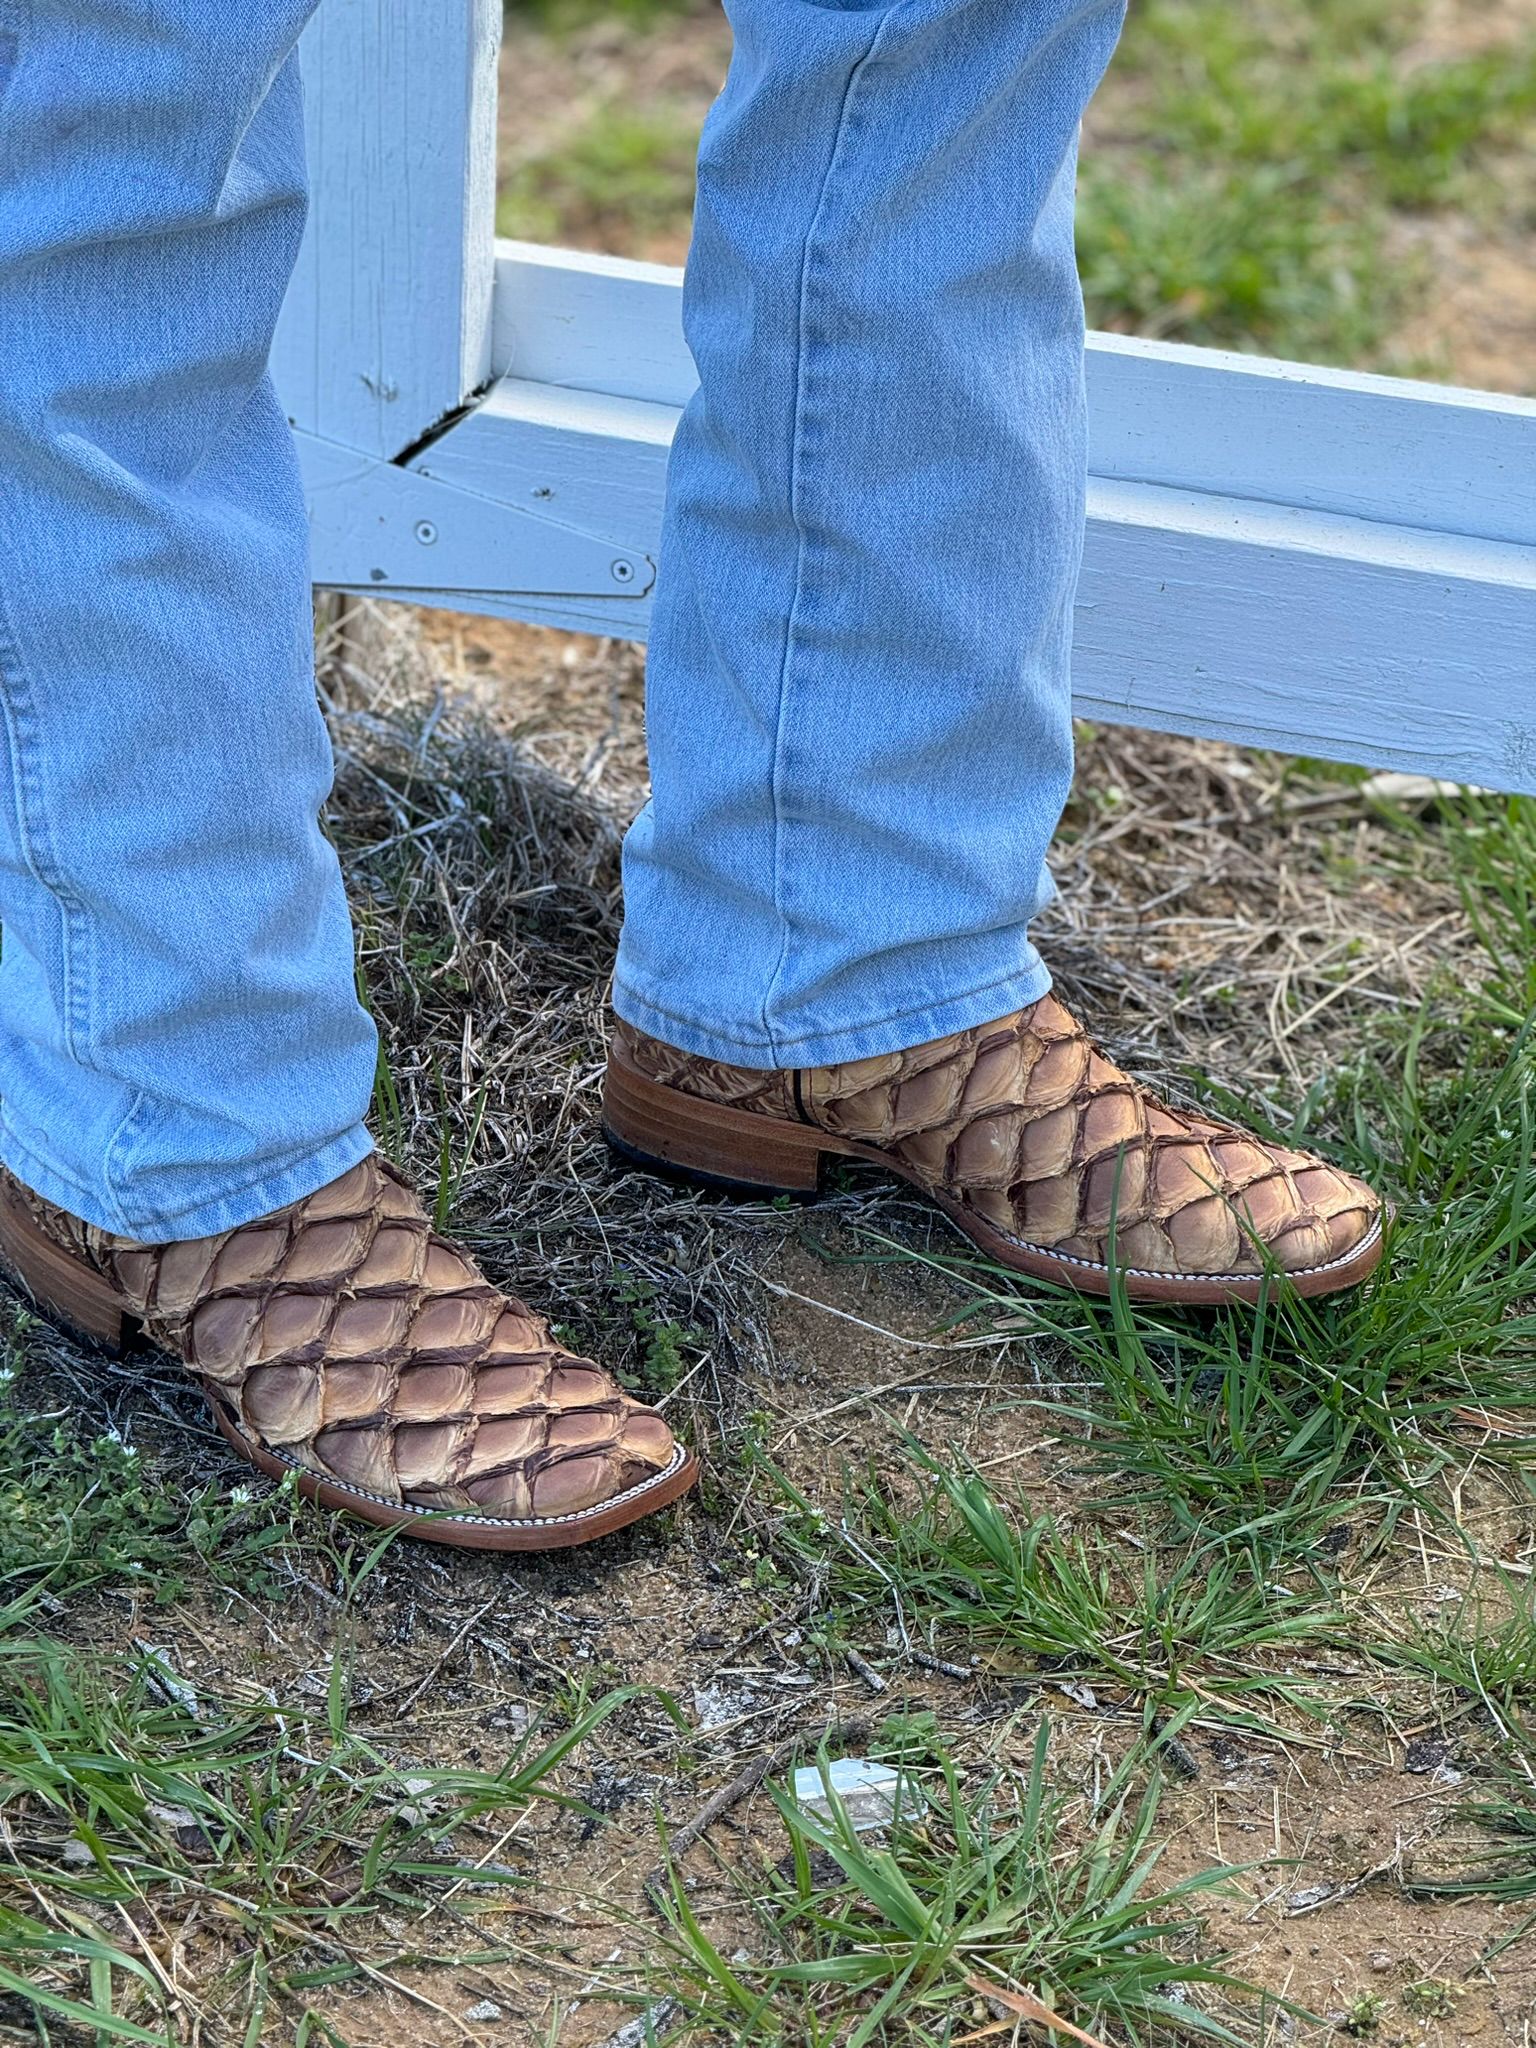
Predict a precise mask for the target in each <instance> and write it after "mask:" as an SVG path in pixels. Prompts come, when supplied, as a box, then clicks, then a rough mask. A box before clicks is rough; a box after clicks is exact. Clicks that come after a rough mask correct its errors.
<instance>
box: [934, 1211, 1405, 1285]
mask: <svg viewBox="0 0 1536 2048" xmlns="http://www.w3.org/2000/svg"><path fill="white" fill-rule="evenodd" d="M950 1213H951V1215H953V1214H954V1211H953V1210H951V1212H950ZM962 1213H963V1212H962ZM955 1220H956V1222H959V1221H960V1218H959V1217H958V1216H957V1217H956V1218H955ZM985 1227H986V1228H987V1229H988V1230H989V1231H991V1232H993V1233H994V1235H996V1236H998V1237H1000V1238H1002V1239H1003V1240H1004V1242H1005V1243H1007V1244H1012V1245H1017V1246H1018V1248H1019V1250H1020V1251H1021V1252H1034V1253H1035V1254H1036V1256H1037V1257H1039V1258H1042V1259H1054V1260H1055V1261H1056V1262H1057V1264H1058V1265H1062V1266H1081V1267H1083V1268H1084V1270H1085V1271H1086V1272H1089V1273H1110V1274H1114V1273H1124V1274H1125V1275H1126V1276H1127V1277H1128V1278H1129V1279H1132V1280H1214V1281H1216V1282H1218V1283H1220V1282H1223V1281H1227V1280H1234V1281H1235V1280H1260V1279H1262V1278H1263V1274H1262V1273H1261V1272H1260V1273H1166V1272H1162V1271H1160V1270H1159V1269H1158V1268H1157V1267H1156V1266H1108V1265H1106V1264H1105V1263H1104V1261H1103V1260H1102V1259H1080V1258H1078V1257H1077V1255H1076V1254H1075V1253H1074V1252H1057V1251H1052V1250H1051V1248H1050V1246H1049V1245H1044V1244H1031V1243H1030V1241H1029V1239H1028V1238H1027V1237H1015V1236H1014V1235H1013V1233H1012V1232H1011V1231H1007V1230H1003V1229H1001V1228H999V1226H998V1225H997V1224H995V1223H988V1224H986V1226H985ZM1380 1235H1381V1218H1380V1217H1379V1216H1378V1217H1377V1218H1376V1221H1375V1222H1374V1223H1373V1224H1372V1225H1371V1227H1370V1229H1369V1230H1368V1231H1367V1232H1366V1233H1365V1235H1364V1237H1362V1238H1361V1240H1360V1242H1359V1243H1358V1244H1357V1245H1355V1246H1353V1247H1352V1249H1351V1250H1349V1251H1347V1252H1341V1253H1340V1255H1339V1256H1338V1258H1336V1259H1328V1260H1326V1261H1325V1262H1324V1263H1323V1264H1322V1265H1321V1266H1296V1267H1293V1268H1290V1269H1287V1268H1285V1267H1281V1268H1280V1274H1281V1278H1282V1279H1286V1280H1305V1279H1308V1278H1309V1277H1310V1276H1311V1275H1312V1274H1313V1273H1332V1272H1334V1271H1335V1270H1336V1269H1337V1268H1338V1267H1340V1266H1347V1265H1348V1264H1349V1263H1350V1261H1351V1260H1352V1259H1357V1258H1359V1256H1360V1254H1361V1253H1362V1252H1363V1251H1365V1250H1367V1249H1368V1248H1369V1247H1370V1246H1371V1245H1372V1244H1374V1243H1375V1241H1376V1239H1377V1238H1378V1237H1380Z"/></svg>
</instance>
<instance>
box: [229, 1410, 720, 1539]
mask: <svg viewBox="0 0 1536 2048" xmlns="http://www.w3.org/2000/svg"><path fill="white" fill-rule="evenodd" d="M235 1427H236V1429H238V1430H239V1432H240V1434H241V1435H242V1436H243V1437H246V1438H247V1440H248V1441H251V1442H254V1441H255V1439H254V1438H252V1437H251V1436H250V1432H249V1431H248V1430H247V1429H246V1428H245V1427H244V1425H243V1424H242V1423H240V1422H239V1421H238V1420H237V1421H236V1422H235ZM261 1449H262V1450H263V1451H265V1452H266V1454H267V1456H268V1457H269V1458H276V1459H277V1460H278V1462H279V1463H280V1464H283V1465H287V1466H288V1467H289V1468H290V1470H292V1471H294V1472H301V1473H303V1474H304V1475H305V1476H306V1477H307V1478H310V1479H318V1480H319V1481H320V1482H321V1483H322V1485H325V1486H334V1487H335V1489H336V1491H337V1492H338V1493H350V1494H351V1495H352V1496H353V1497H354V1499H357V1500H371V1501H376V1502H377V1503H378V1505H379V1506H380V1507H381V1508H393V1509H394V1510H395V1512H396V1513H397V1514H402V1515H425V1516H428V1517H429V1518H430V1519H432V1520H434V1521H439V1522H465V1523H469V1524H472V1525H474V1526H477V1527H484V1528H487V1529H552V1528H554V1527H555V1526H556V1525H557V1524H559V1523H561V1522H587V1521H591V1520H593V1519H594V1518H595V1517H596V1516H598V1515H606V1514H607V1512H608V1510H609V1509H610V1508H616V1507H618V1506H619V1505H620V1504H621V1502H623V1501H627V1500H633V1499H634V1498H635V1496H636V1494H640V1493H649V1492H650V1490H651V1488H652V1487H653V1486H659V1485H660V1484H661V1482H662V1481H663V1480H664V1479H670V1478H671V1477H672V1474H673V1473H674V1472H676V1471H677V1470H678V1469H679V1468H680V1467H681V1466H682V1465H684V1464H685V1463H686V1462H687V1459H688V1453H687V1452H686V1451H685V1450H684V1449H683V1447H682V1445H681V1444H679V1445H678V1447H677V1449H676V1450H675V1451H674V1452H673V1453H672V1462H671V1463H670V1464H669V1465H668V1466H667V1467H666V1469H665V1471H662V1472H656V1473H653V1474H652V1475H651V1477H650V1478H649V1479H643V1480H641V1482H640V1484H639V1485H638V1486H630V1487H626V1489H625V1490H624V1492H623V1493H616V1494H614V1495H613V1496H612V1498H611V1499H609V1500H600V1501H599V1502H598V1503H597V1505H596V1507H591V1508H582V1509H580V1510H579V1512H578V1513H576V1514H574V1515H465V1514H458V1513H456V1512H454V1511H453V1510H451V1509H445V1508H419V1507H417V1506H416V1504H415V1502H414V1501H408V1500H390V1499H389V1497H388V1496H387V1495H386V1494H382V1493H369V1492H367V1491H366V1489H365V1488H363V1487H361V1486H349V1485H348V1484H347V1482H346V1480H344V1479H333V1478H332V1477H331V1475H330V1474H329V1473H328V1472H317V1471H316V1470H315V1468H314V1466H313V1465H303V1464H300V1462H299V1460H298V1459H297V1458H291V1457H289V1455H288V1453H287V1452H286V1451H282V1450H279V1449H278V1447H277V1446H276V1445H275V1444H263V1445H262V1446H261Z"/></svg>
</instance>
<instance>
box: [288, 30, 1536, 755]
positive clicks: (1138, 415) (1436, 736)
mask: <svg viewBox="0 0 1536 2048" xmlns="http://www.w3.org/2000/svg"><path fill="white" fill-rule="evenodd" d="M497 13H499V8H497V7H496V6H495V5H494V0H474V4H473V6H470V5H468V4H467V0H325V6H324V7H323V8H322V10H321V15H320V16H319V17H317V22H316V25H315V27H314V28H313V29H312V30H311V31H310V39H311V40H312V43H313V48H312V49H311V51H310V63H309V90H310V146H311V158H312V164H313V168H314V176H315V187H316V199H315V209H314V217H313V220H312V224H311V233H310V238H309V241H308V243H307V245H306V251H305V255H304V258H303V262H302V265H301V270H300V275H299V278H298V280H297V281H296V285H295V291H294V294H293V298H292V300H291V302H290V306H289V309H288V311H287V313H286V315H285V325H284V331H283V335H282V337H281V342H280V347H279V351H278V357H277V363H276V368H277V373H278V377H279V382H280V385H281V388H282V389H283V390H284V392H285V395H286V397H287V402H288V405H289V409H290V412H291V414H292V416H293V419H294V423H295V426H296V428H297V430H298V433H299V442H300V449H301V454H302V457H303V461H304V468H305V475H306V479H307V483H308V488H309V495H310V507H311V517H312V525H313V541H314V563H315V577H316V580H317V582H320V583H323V584H326V585H329V586H331V587H334V588H337V589H343V590H349V591H356V592H359V593H363V594H367V595H372V596H379V597H395V598H400V599H404V600H408V601H409V602H412V603H417V604H427V605H447V606H451V607H454V608H456V609H460V610H465V611H483V612H493V613H498V614H501V615H503V616H510V617H517V618H526V619H532V620H536V621H540V622H543V623H547V624H551V625H558V626H569V627H578V628H581V629H584V630H587V631H592V632H599V633H611V634H616V635H619V636H622V637H626V638H632V639H643V638H644V636H645V630H646V621H647V616H648V611H649V604H648V598H649V592H650V590H651V587H652V585H653V583H654V580H655V571H656V555H657V542H658V535H659V531H660V519H661V504H662V493H663V487H664V482H665V471H666V455H667V449H668V446H669V443H670V440H671V434H672V429H673V426H674V424H675V422H676V419H677V414H678V411H679V409H680V407H681V406H682V405H683V404H684V403H685V402H686V399H687V397H688V394H689V392H690V390H691V389H692V387H693V383H694V375H693V366H692V363H691V361H690V359H689V357H688V353H687V350H686V348H685V346H684V344H683V339H682V331H681V323H680V298H681V278H680V274H679V273H677V272H675V271H672V270H668V269H663V268H661V267H659V266H657V265H654V264H644V263H631V262H626V261H622V260H620V259H617V258H611V257H597V256H588V255H583V254H577V253H573V252H570V251H563V250H554V249H543V248H538V247H534V246H531V245H527V244H521V243H500V244H493V242H492V240H491V232H490V223H489V208H490V204H491V196H490V195H491V184H490V180H491V169H490V165H491V155H492V151H491V137H492V131H493V127H494V71H493V68H492V64H491V61H490V59H491V55H492V54H493V51H494V31H495V22H494V20H493V19H492V16H493V15H495V14H497ZM1089 403H1090V422H1091V432H1090V442H1091V447H1090V470H1091V478H1090V489H1089V533H1088V546H1087V552H1086V557H1085V563H1084V571H1083V580H1082V586H1081V590H1080V594H1079V600H1078V617H1077V655H1076V661H1075V666H1074V676H1073V681H1074V691H1075V695H1076V699H1077V705H1078V708H1079V710H1080V711H1081V712H1082V713H1083V714H1084V715H1086V716H1088V717H1092V718H1099V719H1107V720H1114V721H1121V722H1126V723H1132V724H1137V725H1146V726H1155V727H1160V728H1162V729H1164V730H1169V731H1177V732H1186V733H1194V734H1205V735H1211V736H1215V737H1221V738H1226V739H1231V740H1236V741H1239V742H1241V743H1243V744H1247V745H1253V746H1263V747H1274V748H1278V749H1281V750H1284V751H1287V752H1292V753H1302V754H1309V755H1316V756H1320V757H1323V758H1328V759H1334V760H1345V761H1357V762H1362V763H1366V764H1368V765H1372V766H1383V767H1396V768H1415V769H1421V770H1424V771H1426V772H1428V773H1431V774H1435V775H1440V776H1444V777H1447V778H1449V779H1451V780H1455V781H1461V782H1476V783H1481V784H1484V785H1486V786H1488V787H1493V788H1502V789H1509V790H1526V791H1532V792H1536V401H1531V400H1528V399H1519V398H1504V397H1498V396H1495V395H1493V394H1489V393H1485V392H1475V391H1459V390H1454V389H1449V388H1445V387H1442V386H1438V385H1428V384H1415V383H1408V382H1404V381H1401V380H1397V379H1392V378H1385V377H1374V376H1364V375H1358V374H1353V373H1349V372H1343V371H1334V370H1323V369H1318V368H1315V367H1312V366H1310V365H1305V364H1296V363H1276V362H1269V361H1266V360H1264V359H1262V358H1257V357H1252V356H1242V355H1234V354H1230V353H1226V352H1223V351H1216V350H1202V349H1193V348H1186V347H1182V346H1177V345H1172V344H1168V343H1161V342H1147V341H1136V340H1127V339H1124V338H1120V337H1116V336H1108V335H1095V336H1093V337H1092V339H1091V342H1090V348H1089Z"/></svg>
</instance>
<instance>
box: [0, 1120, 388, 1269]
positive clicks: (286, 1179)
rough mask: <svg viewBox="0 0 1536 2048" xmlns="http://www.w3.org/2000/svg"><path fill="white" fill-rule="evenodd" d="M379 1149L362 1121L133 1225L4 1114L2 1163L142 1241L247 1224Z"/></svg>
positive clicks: (34, 1186)
mask: <svg viewBox="0 0 1536 2048" xmlns="http://www.w3.org/2000/svg"><path fill="white" fill-rule="evenodd" d="M373 1149H374V1144H373V1135H372V1133H371V1132H370V1131H369V1130H368V1129H367V1128H366V1126H364V1125H362V1124H357V1125H355V1126H354V1127H353V1129H351V1130H350V1131H346V1132H343V1134H342V1135H341V1137H339V1138H333V1139H332V1140H331V1142H330V1144H328V1145H325V1146H322V1147H321V1149H320V1150H319V1151H318V1152H310V1153H308V1154H306V1156H305V1157H304V1158H303V1159H302V1160H298V1161H295V1162H293V1163H291V1164H289V1165H287V1166H283V1167H278V1168H276V1169H274V1170H273V1171H271V1172H268V1173H263V1174H262V1176H261V1177H260V1178H259V1179H258V1180H254V1181H246V1182H243V1183H242V1184H241V1185H240V1186H238V1187H235V1188H233V1189H226V1190H225V1191H224V1192H223V1193H221V1194H219V1195H216V1196H210V1197H209V1198H208V1199H207V1200H205V1201H202V1202H199V1203H197V1204H196V1205H195V1206H192V1207H187V1208H180V1209H175V1210H155V1209H140V1210H136V1211H135V1212H134V1213H133V1215H132V1216H131V1217H130V1218H128V1228H127V1229H124V1227H123V1220H122V1219H120V1218H117V1217H110V1218H109V1216H108V1213H107V1211H106V1209H105V1208H103V1206H102V1203H101V1197H100V1195H99V1193H97V1192H96V1191H95V1190H92V1189H89V1188H82V1187H78V1186H76V1185H75V1183H74V1181H73V1180H72V1179H71V1178H70V1176H69V1175H68V1174H65V1173H60V1172H59V1171H58V1170H57V1169H56V1168H54V1167H53V1166H51V1165H49V1163H48V1162H47V1161H46V1160H44V1159H39V1158H38V1156H37V1155H36V1153H34V1152H33V1151H32V1150H31V1148H30V1147H29V1146H27V1145H25V1144H24V1143H23V1142H22V1140H21V1139H20V1138H18V1137H17V1135H16V1133H15V1131H14V1130H13V1129H12V1128H11V1126H10V1124H9V1122H8V1121H7V1120H6V1119H5V1118H4V1117H0V1164H3V1165H5V1166H6V1167H8V1168H9V1169H10V1171H11V1172H12V1173H13V1174H15V1176H16V1178H17V1179H18V1180H22V1181H25V1182H26V1184H27V1186H28V1187H29V1188H31V1190H32V1192H33V1193H34V1194H37V1195H41V1196H42V1197H43V1199H44V1201H46V1202H52V1203H54V1204H55V1205H56V1206H57V1207H58V1208H60V1209H67V1210H68V1211H69V1212H70V1214H71V1215H72V1216H78V1217H80V1218H81V1219H82V1220H83V1221H84V1222H86V1223H91V1224H94V1225H95V1226H96V1228H97V1229H98V1230H109V1231H111V1232H112V1233H113V1235H114V1236H119V1237H131V1238H133V1239H135V1240H136V1241H137V1242H138V1243H140V1244H175V1243H178V1242H179V1241H181V1240H183V1239H189V1238H195V1237H217V1236H218V1235H219V1233H220V1232H221V1231H225V1230H238V1229H239V1228H240V1227H241V1225H242V1224H246V1223H254V1222H256V1220H257V1219H258V1218H259V1217H262V1216H270V1215H271V1214H272V1212H273V1210H274V1209H286V1208H287V1207H288V1205H289V1203H290V1202H301V1201H302V1200H303V1199H304V1197H305V1196H306V1195H312V1194H314V1193H315V1192H316V1191H317V1190H318V1189H320V1188H323V1187H327V1186H329V1184H330V1183H331V1182H332V1181H333V1180H340V1178H341V1176H342V1175H343V1174H344V1173H346V1172H348V1171H349V1169H350V1168H352V1167H354V1166H356V1165H357V1163H358V1161H359V1160H361V1159H366V1158H367V1157H368V1155H369V1153H370V1152H372V1151H373Z"/></svg>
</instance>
